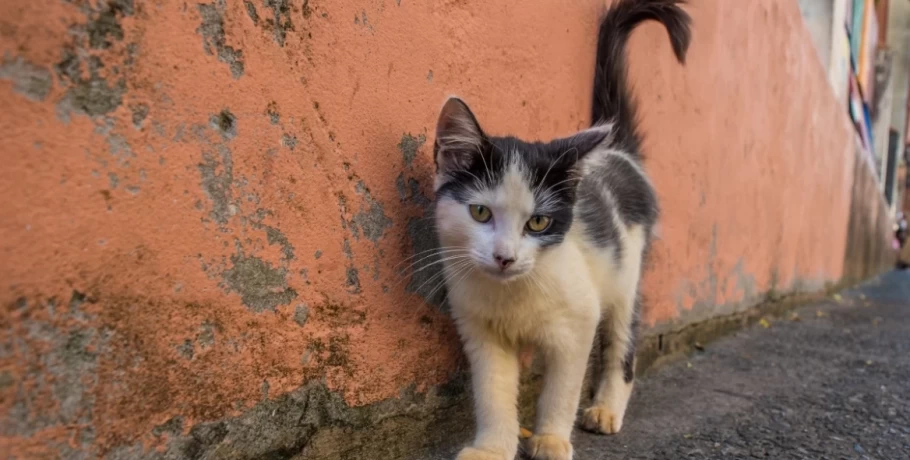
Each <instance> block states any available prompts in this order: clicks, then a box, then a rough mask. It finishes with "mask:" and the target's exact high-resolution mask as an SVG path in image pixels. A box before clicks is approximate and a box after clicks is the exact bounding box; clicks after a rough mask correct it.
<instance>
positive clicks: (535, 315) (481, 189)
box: [434, 0, 691, 460]
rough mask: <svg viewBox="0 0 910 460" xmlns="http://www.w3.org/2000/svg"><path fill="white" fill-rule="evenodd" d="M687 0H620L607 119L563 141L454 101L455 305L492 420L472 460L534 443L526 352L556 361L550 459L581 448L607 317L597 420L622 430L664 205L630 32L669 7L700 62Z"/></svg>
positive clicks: (675, 39) (539, 430) (599, 110)
mask: <svg viewBox="0 0 910 460" xmlns="http://www.w3.org/2000/svg"><path fill="white" fill-rule="evenodd" d="M680 3H683V1H682V0H619V1H617V2H615V3H614V4H613V5H612V7H611V8H610V9H609V10H607V12H606V14H605V16H604V18H603V20H602V22H601V24H600V30H599V37H598V45H597V62H596V70H595V73H594V102H593V110H592V112H593V113H592V120H593V126H592V127H591V128H589V129H586V130H584V131H581V132H579V133H577V134H575V135H573V136H571V137H568V138H564V139H557V140H553V141H550V142H525V141H522V140H520V139H517V138H515V137H510V136H506V137H495V136H490V135H488V134H486V133H485V132H484V131H483V130H482V129H481V128H480V125H479V124H478V122H477V119H476V118H475V117H474V115H473V114H472V112H471V110H470V109H469V108H468V106H467V105H466V104H465V103H464V102H463V101H461V100H460V99H457V98H451V99H449V100H448V101H447V102H446V103H445V106H444V107H443V109H442V112H441V113H440V115H439V121H438V125H437V128H436V144H435V148H434V153H435V159H436V167H437V171H436V183H435V189H436V203H435V221H436V229H437V232H438V237H439V240H440V241H439V242H440V246H441V248H440V250H439V252H438V254H439V255H441V257H442V258H441V263H442V264H443V267H444V268H443V273H444V276H445V282H446V287H447V289H448V298H449V303H450V304H451V308H452V315H453V317H454V319H455V322H456V324H457V328H458V331H459V334H460V335H461V338H462V341H463V342H464V350H465V353H466V354H467V356H468V359H469V361H470V364H471V371H472V383H473V395H474V402H475V416H476V420H477V433H476V437H475V438H474V441H473V443H472V445H471V446H470V447H466V448H464V449H463V450H462V451H461V453H460V454H459V455H458V459H459V460H511V459H513V458H514V456H515V454H516V452H517V450H518V443H519V422H518V412H517V407H516V404H517V399H518V380H519V368H520V366H519V350H520V348H521V347H523V346H527V345H533V346H534V347H535V348H536V349H537V351H538V352H539V353H540V354H541V356H542V357H543V359H544V362H545V365H546V372H545V376H544V385H543V389H542V393H541V395H540V399H539V401H538V409H537V420H536V424H535V427H534V435H533V436H532V437H531V438H530V439H529V440H528V442H527V445H526V446H525V448H526V453H527V454H528V455H529V456H530V457H531V458H534V459H551V460H568V459H571V458H572V445H571V442H570V438H571V434H572V429H573V426H574V423H575V417H576V413H577V410H578V405H579V400H580V395H581V389H582V381H583V380H584V374H585V370H586V368H587V359H588V356H589V354H590V351H591V348H592V346H593V343H594V338H595V335H596V333H597V328H598V325H599V327H600V328H601V331H602V333H603V337H604V340H603V342H604V344H605V349H604V353H603V358H604V362H603V366H601V367H602V368H603V373H602V375H600V380H599V383H598V384H597V389H596V394H595V395H594V399H593V404H592V405H591V407H589V408H587V409H586V410H585V411H584V415H583V426H584V427H585V428H587V429H589V430H593V431H597V432H601V433H616V432H618V431H619V429H620V428H621V427H622V423H623V416H624V414H625V412H626V405H627V403H628V401H629V396H630V394H631V392H632V381H633V377H634V360H635V345H634V335H635V324H636V320H635V318H636V310H637V298H638V283H639V278H640V275H641V267H642V258H643V255H644V253H645V251H646V249H647V247H648V244H649V241H650V239H651V233H652V229H653V226H654V224H655V222H656V220H657V216H658V206H657V199H656V195H655V192H654V189H653V187H652V186H651V184H650V182H649V180H648V177H647V175H646V173H645V171H644V169H643V167H642V164H641V156H640V151H639V150H640V145H641V134H640V133H639V132H638V129H637V127H636V113H635V106H634V101H633V99H632V97H631V95H630V92H629V89H628V86H627V83H626V78H627V77H626V57H625V44H626V41H627V39H628V37H629V34H630V33H631V32H632V30H633V29H634V28H635V26H636V25H637V24H638V23H640V22H642V21H646V20H650V19H653V20H657V21H659V22H661V23H663V25H664V26H665V27H666V28H667V30H668V32H669V36H670V41H671V44H672V47H673V51H674V52H675V54H676V57H677V59H678V60H679V61H680V63H684V60H685V54H686V50H687V49H688V46H689V41H690V31H689V24H690V21H691V19H690V17H689V15H688V14H687V13H686V12H684V11H683V10H682V9H680V7H679V4H680Z"/></svg>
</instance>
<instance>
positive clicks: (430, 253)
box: [392, 248, 469, 271]
mask: <svg viewBox="0 0 910 460" xmlns="http://www.w3.org/2000/svg"><path fill="white" fill-rule="evenodd" d="M468 251H469V249H467V248H433V249H427V250H426V251H420V252H418V253H416V254H414V255H412V256H411V257H408V258H407V259H404V260H402V261H401V262H399V263H398V264H396V265H395V266H394V267H392V270H393V271H395V270H397V269H398V268H399V267H400V266H401V265H402V264H405V263H407V262H408V261H410V260H412V259H414V258H415V257H418V256H424V257H423V258H421V259H420V260H418V261H416V262H413V263H412V264H411V265H409V266H408V267H406V268H410V267H411V266H413V265H415V264H417V263H420V262H421V261H423V260H426V259H429V258H431V257H436V256H440V255H443V254H451V253H456V252H468Z"/></svg>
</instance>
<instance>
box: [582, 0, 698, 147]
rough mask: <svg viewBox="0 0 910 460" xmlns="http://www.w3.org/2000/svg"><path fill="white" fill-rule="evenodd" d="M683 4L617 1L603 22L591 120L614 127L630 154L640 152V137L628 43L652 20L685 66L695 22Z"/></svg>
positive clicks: (679, 1)
mask: <svg viewBox="0 0 910 460" xmlns="http://www.w3.org/2000/svg"><path fill="white" fill-rule="evenodd" d="M682 3H685V0H617V1H616V2H615V3H614V4H613V5H612V6H611V7H610V9H609V10H607V13H606V15H605V16H604V18H603V20H602V21H601V22H600V31H599V32H598V36H597V64H596V69H595V71H594V104H593V107H592V109H591V120H592V123H593V124H595V125H597V124H602V123H613V127H614V128H613V132H614V133H615V134H614V136H615V137H614V139H615V141H616V142H617V143H619V144H620V145H621V146H622V148H623V149H624V150H628V152H629V153H634V154H637V153H638V152H639V146H640V143H641V136H640V135H639V133H638V132H637V127H636V121H637V120H636V112H635V100H634V99H633V98H632V94H631V92H630V90H629V86H628V83H627V81H626V80H627V72H626V70H627V69H626V67H627V65H626V42H627V41H628V40H629V35H631V33H632V30H633V29H635V26H637V25H638V24H639V23H641V22H644V21H647V20H649V19H653V20H655V21H658V22H660V23H661V24H663V25H664V27H666V28H667V32H668V33H669V34H670V43H671V45H672V46H673V52H674V53H675V54H676V58H677V59H678V60H679V62H680V63H681V64H684V63H685V61H686V51H687V50H688V48H689V41H690V39H691V32H690V31H689V24H690V23H691V22H692V18H691V17H689V14H688V13H686V12H685V11H683V10H682V8H680V7H679V5H680V4H682Z"/></svg>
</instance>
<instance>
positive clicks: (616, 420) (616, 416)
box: [581, 406, 624, 434]
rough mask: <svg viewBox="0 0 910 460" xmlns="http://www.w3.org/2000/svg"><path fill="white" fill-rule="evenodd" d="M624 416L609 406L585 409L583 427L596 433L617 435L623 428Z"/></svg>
mask: <svg viewBox="0 0 910 460" xmlns="http://www.w3.org/2000/svg"><path fill="white" fill-rule="evenodd" d="M623 415H624V414H621V413H617V412H616V411H613V410H611V409H610V408H609V407H607V406H591V407H589V408H587V409H585V413H584V415H583V416H582V422H581V425H582V426H583V427H584V429H586V430H588V431H593V432H595V433H603V434H616V433H619V430H620V429H621V428H622V419H623Z"/></svg>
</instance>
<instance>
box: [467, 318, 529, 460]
mask: <svg viewBox="0 0 910 460" xmlns="http://www.w3.org/2000/svg"><path fill="white" fill-rule="evenodd" d="M459 332H460V333H461V336H462V340H463V342H464V349H465V354H467V356H468V361H470V363H471V382H472V387H473V390H474V417H475V419H476V421H477V434H476V435H475V437H474V442H473V444H472V445H471V446H470V447H466V448H464V449H463V450H462V451H461V452H460V453H459V454H458V458H457V460H512V459H514V458H515V453H516V452H517V451H518V435H519V425H518V408H517V403H518V375H519V364H518V350H517V348H515V347H514V346H510V345H508V344H504V343H502V342H501V341H499V340H497V339H496V338H495V337H494V336H492V335H491V334H488V333H487V332H486V331H485V330H483V328H482V327H474V326H472V325H467V324H463V323H462V324H460V325H459Z"/></svg>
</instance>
